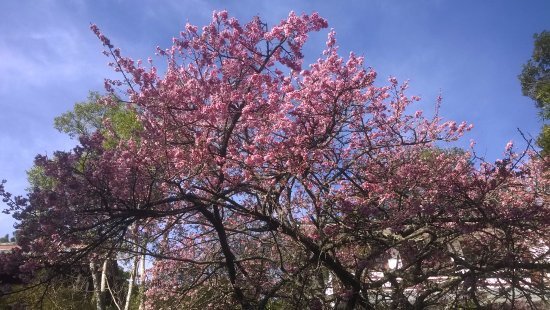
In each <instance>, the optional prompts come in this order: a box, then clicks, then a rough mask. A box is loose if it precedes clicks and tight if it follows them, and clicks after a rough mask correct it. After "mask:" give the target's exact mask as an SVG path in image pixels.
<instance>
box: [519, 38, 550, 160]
mask: <svg viewBox="0 0 550 310" xmlns="http://www.w3.org/2000/svg"><path fill="white" fill-rule="evenodd" d="M534 38H535V44H534V45H535V46H534V49H533V56H532V57H531V59H529V61H528V62H527V63H526V64H524V65H523V71H522V72H521V74H520V75H519V80H520V82H521V90H522V92H523V94H524V95H525V96H528V97H529V98H531V99H533V100H534V101H535V104H536V106H537V108H539V113H540V116H541V118H542V119H543V121H547V120H550V32H548V31H546V30H545V31H543V32H541V33H538V34H537V33H536V34H535V35H534ZM537 144H538V145H539V146H540V147H541V148H542V152H541V153H542V155H543V156H546V155H548V154H549V153H550V127H549V126H548V125H544V127H543V128H542V132H541V133H540V135H539V136H538V138H537Z"/></svg>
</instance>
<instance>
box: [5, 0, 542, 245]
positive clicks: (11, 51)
mask: <svg viewBox="0 0 550 310" xmlns="http://www.w3.org/2000/svg"><path fill="white" fill-rule="evenodd" d="M222 9H227V10H228V11H229V14H230V15H232V16H235V17H237V18H238V19H239V20H241V22H242V23H244V22H246V21H248V20H250V18H251V17H253V16H255V15H259V16H260V17H261V18H262V19H263V20H264V21H266V22H268V24H269V25H273V24H275V23H277V22H278V21H280V20H281V19H283V18H285V17H286V16H288V13H289V11H291V10H294V11H295V12H297V13H311V12H314V11H317V12H319V14H320V15H321V16H323V17H324V18H326V19H327V20H328V22H329V27H331V28H334V29H335V30H336V32H337V39H338V40H339V46H340V49H341V53H342V54H343V55H347V54H348V53H349V51H354V52H355V53H356V54H359V55H363V56H365V58H366V64H367V65H368V66H371V67H373V68H374V69H375V70H376V71H377V72H378V74H379V75H378V76H379V82H378V84H383V83H384V82H385V81H386V79H387V77H389V76H390V75H393V76H396V77H397V78H398V79H399V80H401V81H402V80H406V79H408V80H410V84H411V87H410V91H409V95H420V96H421V97H422V98H423V100H422V102H421V103H420V104H419V106H420V108H423V109H425V110H426V112H428V111H430V109H432V108H433V105H434V102H435V99H436V97H437V96H438V94H440V93H441V94H442V95H443V99H444V100H443V105H442V109H441V115H442V116H443V117H445V118H446V119H452V120H456V121H462V120H464V121H467V122H469V123H473V124H474V126H475V127H474V129H473V131H472V132H470V133H468V134H467V135H466V136H465V137H464V138H463V140H462V141H461V142H460V143H459V145H461V146H467V145H468V144H469V141H470V139H473V140H475V141H476V143H477V146H476V151H477V153H478V154H479V155H482V156H485V157H486V159H487V160H490V161H492V160H494V159H496V158H498V157H500V156H501V155H502V151H503V149H504V146H505V144H506V143H507V142H508V141H509V140H513V141H514V142H516V145H517V146H518V147H521V145H524V143H522V138H521V136H520V135H519V133H518V132H517V128H520V129H521V130H522V131H523V132H525V133H526V134H528V135H532V136H533V137H535V136H536V135H537V134H538V132H539V130H540V127H541V125H542V123H541V121H540V120H539V118H538V117H537V111H536V110H535V108H534V104H533V103H532V102H531V101H530V99H528V98H526V97H523V96H522V95H521V89H520V85H519V81H518V79H517V75H518V74H519V73H520V72H521V66H522V64H523V63H525V62H526V61H527V60H528V59H529V58H530V56H531V52H532V48H533V38H532V36H533V34H534V33H535V32H540V31H542V30H544V29H547V30H550V1H548V0H525V1H517V0H499V1H496V0H495V1H489V0H487V1H480V0H461V1H453V0H447V1H444V0H401V1H398V0H394V1H392V0H357V1H345V0H340V1H313V0H310V1H305V0H304V1H297V0H295V1H275V0H273V1H259V0H250V1H199V0H194V1H193V0H191V1H187V0H172V1H162V0H158V1H152V0H151V1H145V0H144V1H135V0H134V1H130V0H128V1H122V0H119V1H106V0H105V1H102V0H94V1H92V0H90V1H85V0H80V1H78V0H75V1H69V0H67V1H61V0H60V1H54V0H43V1H39V0H34V1H31V0H5V1H2V10H1V11H0V179H7V180H8V183H7V188H8V189H9V190H10V191H12V192H14V193H18V194H23V193H24V191H25V188H26V187H27V181H26V174H25V171H26V170H28V169H29V168H30V167H31V165H32V161H33V158H34V156H35V155H36V154H38V153H42V154H44V153H46V154H52V153H53V152H54V151H55V150H60V149H61V150H68V149H70V148H71V147H72V146H73V145H74V143H75V142H74V141H71V140H69V139H68V138H67V137H66V136H65V135H63V134H61V133H58V132H57V131H56V130H55V129H53V118H54V117H55V116H57V115H59V114H61V113H63V112H65V111H67V110H70V109H71V107H72V105H73V104H74V103H75V102H77V101H83V100H85V99H86V97H87V94H88V91H90V90H99V91H102V90H103V79H104V78H105V77H113V76H115V75H114V73H113V72H112V71H111V69H110V68H109V67H108V66H107V62H108V61H109V60H108V59H107V58H106V57H105V56H103V55H102V54H101V51H102V50H103V49H102V46H101V44H100V42H99V41H98V40H97V38H96V37H95V36H94V35H93V33H92V32H91V31H90V30H89V24H90V22H92V23H95V24H97V25H98V26H99V27H100V28H101V29H102V31H103V32H104V33H105V34H106V35H107V36H108V37H109V38H110V39H111V41H112V42H113V43H114V44H115V45H116V46H117V47H120V48H121V49H122V51H123V53H124V54H125V55H127V56H131V57H133V58H135V59H138V58H143V59H146V58H147V57H148V56H153V54H154V51H155V47H156V46H160V47H168V46H169V45H170V43H171V39H172V37H174V36H177V35H178V33H179V31H180V30H181V29H183V26H184V25H185V23H186V22H190V23H192V24H195V25H198V26H203V25H205V24H206V23H208V22H209V20H210V18H211V15H212V11H213V10H222ZM326 34H327V31H323V32H322V33H321V34H318V35H314V36H312V37H311V40H310V42H309V43H308V44H307V45H306V48H305V55H306V64H307V63H308V62H309V63H310V62H311V61H312V60H315V59H316V58H318V57H319V56H320V54H321V51H322V49H323V47H324V42H325V41H326ZM153 58H154V57H153ZM156 62H157V63H159V62H160V59H156ZM4 207H5V206H4V205H2V204H1V203H0V209H3V208H4ZM12 225H13V220H12V219H11V218H10V217H9V216H7V215H0V235H4V234H6V233H11V232H12V231H13V228H12Z"/></svg>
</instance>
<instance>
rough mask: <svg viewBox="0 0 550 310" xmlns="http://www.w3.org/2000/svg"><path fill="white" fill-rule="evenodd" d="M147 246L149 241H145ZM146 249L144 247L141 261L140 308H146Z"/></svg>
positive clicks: (140, 309) (141, 309)
mask: <svg viewBox="0 0 550 310" xmlns="http://www.w3.org/2000/svg"><path fill="white" fill-rule="evenodd" d="M145 246H147V243H146V242H145ZM145 251H146V248H144V249H143V255H142V256H141V261H140V274H139V310H145Z"/></svg>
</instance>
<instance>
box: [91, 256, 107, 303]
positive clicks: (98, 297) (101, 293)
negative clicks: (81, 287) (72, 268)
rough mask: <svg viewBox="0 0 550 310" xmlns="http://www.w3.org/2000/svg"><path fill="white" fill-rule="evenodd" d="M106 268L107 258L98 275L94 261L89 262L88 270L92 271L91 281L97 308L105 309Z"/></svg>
mask: <svg viewBox="0 0 550 310" xmlns="http://www.w3.org/2000/svg"><path fill="white" fill-rule="evenodd" d="M106 269H107V260H105V261H104V262H103V267H102V269H101V276H100V275H99V271H98V269H97V266H96V264H95V263H94V262H90V271H91V272H92V282H93V284H94V299H95V303H96V308H97V310H105V280H106V279H105V277H106V275H107V272H106ZM100 277H101V278H100Z"/></svg>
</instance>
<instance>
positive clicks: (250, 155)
mask: <svg viewBox="0 0 550 310" xmlns="http://www.w3.org/2000/svg"><path fill="white" fill-rule="evenodd" d="M326 27H327V22H326V21H325V20H324V19H323V18H321V17H320V16H318V15H317V14H316V13H314V14H311V15H296V14H295V13H290V15H289V16H288V18H286V19H284V20H282V21H281V22H280V23H279V24H277V25H275V26H273V27H271V28H270V27H268V26H267V25H266V24H265V23H263V22H262V21H261V20H260V19H259V18H254V19H253V20H252V21H250V22H249V23H247V24H244V25H242V24H241V23H240V22H239V21H237V20H236V19H235V18H231V17H229V16H228V13H227V12H225V11H222V12H214V13H213V18H212V22H211V23H210V24H209V25H207V26H205V27H203V28H202V29H201V30H199V28H198V27H196V26H194V25H190V24H187V25H186V27H185V30H184V31H182V32H181V34H180V36H179V37H178V38H174V40H173V45H172V46H171V47H170V48H167V49H160V48H158V49H157V54H158V55H159V57H160V58H161V59H165V60H166V67H157V66H155V65H154V64H153V61H152V60H151V59H149V65H144V64H142V62H141V61H134V60H132V59H131V58H128V57H125V56H123V54H122V52H121V51H120V50H119V49H117V48H115V47H114V46H113V44H112V43H111V42H110V41H109V39H108V38H107V37H106V36H105V35H104V34H102V33H101V31H100V30H99V28H98V27H97V26H95V25H92V26H91V28H92V30H93V32H94V33H95V34H96V35H97V36H98V37H99V39H100V40H101V41H102V43H103V45H104V47H105V48H106V51H105V54H107V55H108V56H110V57H111V58H112V59H113V62H112V63H111V66H113V68H114V69H115V71H117V72H120V74H121V80H106V89H107V91H108V95H106V96H104V97H102V98H99V99H98V100H99V102H101V103H102V104H104V105H106V106H118V105H120V104H121V103H124V104H125V109H126V111H130V112H131V115H135V119H136V121H137V122H138V123H139V126H134V125H133V126H132V128H134V129H135V130H132V132H131V134H126V135H125V136H124V137H120V134H118V133H117V129H116V126H113V125H112V124H113V119H112V117H109V116H108V115H106V117H104V119H103V123H104V124H105V126H104V129H103V130H101V131H95V132H92V133H85V134H82V135H81V136H80V144H79V145H78V146H77V147H76V148H75V149H73V150H72V151H69V152H58V153H56V154H54V156H53V157H46V156H39V157H37V160H36V163H35V164H36V166H38V167H40V169H41V170H42V171H43V172H44V175H45V176H46V177H47V178H48V180H50V182H48V184H50V185H51V187H49V188H35V189H33V190H32V191H31V192H30V193H29V196H28V197H26V198H21V197H20V198H16V199H12V197H11V196H9V194H7V193H5V192H3V193H4V196H5V197H6V201H8V203H9V206H10V208H11V212H14V214H15V216H16V218H17V219H19V220H20V224H19V227H18V229H20V230H21V234H22V237H21V238H20V239H21V241H20V243H21V244H22V249H23V250H25V251H27V252H32V253H41V254H43V255H41V259H42V261H47V262H49V263H51V264H55V263H56V262H60V261H63V262H65V263H66V262H77V261H79V260H81V259H83V258H85V257H88V258H89V257H94V256H98V255H99V256H101V255H109V253H114V252H117V253H120V252H127V253H138V254H144V255H145V256H147V257H148V258H149V259H150V260H151V261H152V262H153V264H152V267H151V268H150V269H149V271H148V279H147V281H145V279H144V281H143V282H142V283H141V284H142V286H141V287H142V288H144V289H145V290H146V292H145V297H146V298H145V300H146V303H145V305H144V306H148V307H150V308H164V309H171V308H176V307H185V308H189V309H204V308H242V309H265V308H270V309H271V308H313V309H323V308H332V307H340V308H346V309H380V308H384V307H386V308H424V307H429V306H436V307H437V306H439V307H441V306H450V307H469V306H475V307H482V306H487V305H491V304H499V303H506V304H513V305H520V304H522V305H527V306H531V307H536V306H537V305H538V304H540V303H544V302H546V300H547V298H548V294H549V293H548V289H547V283H548V281H549V280H550V279H549V278H548V273H549V268H550V261H549V259H550V257H549V256H550V250H549V249H550V248H549V238H548V237H549V229H548V227H549V225H548V224H549V222H550V213H549V209H548V204H547V201H548V190H549V184H548V180H549V178H548V177H549V176H548V174H549V173H548V161H547V160H546V159H541V158H535V157H533V158H531V156H530V154H529V152H522V153H515V152H514V151H513V147H512V145H511V144H509V145H507V147H506V150H505V153H504V155H503V159H502V160H499V161H497V162H495V163H487V162H484V161H482V160H480V159H478V158H477V157H476V156H475V153H474V152H473V150H470V151H459V152H452V151H448V150H445V149H444V148H443V149H442V146H443V145H444V144H443V143H444V142H445V141H455V140H457V139H459V138H460V137H461V136H462V134H463V133H464V132H465V131H467V130H469V129H470V128H471V126H469V125H468V124H466V123H460V124H457V123H456V122H454V121H444V120H443V119H442V118H441V117H440V116H439V114H438V107H439V104H440V99H438V100H437V102H436V109H435V113H434V116H431V117H428V116H425V115H424V114H423V112H422V111H415V108H414V103H415V102H416V101H418V100H420V98H418V97H416V96H408V95H407V94H406V90H407V88H408V85H407V83H399V82H398V81H397V79H395V78H393V77H392V78H390V79H389V80H388V82H387V84H386V85H385V86H377V85H375V78H376V72H375V71H374V69H372V68H369V67H366V66H365V65H364V59H363V58H362V57H359V56H357V55H355V54H353V53H351V54H350V55H349V56H348V57H347V58H343V57H342V56H340V55H339V54H338V46H337V43H336V38H335V37H336V35H335V32H334V31H330V32H329V33H328V39H327V42H326V48H325V50H324V51H323V52H322V55H321V56H320V57H319V59H318V60H317V61H315V62H314V63H313V64H311V65H309V66H307V67H305V66H304V65H303V61H304V55H302V48H303V46H304V44H305V42H306V41H307V38H308V35H309V33H311V32H314V31H319V30H321V29H324V28H326ZM106 141H107V142H108V143H106ZM137 228H139V229H137ZM38 232H40V234H39V233H38ZM25 233H26V234H27V236H32V237H27V238H25V237H23V236H24V235H25ZM140 240H147V242H145V243H143V242H141V241H140ZM144 284H145V285H144Z"/></svg>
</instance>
